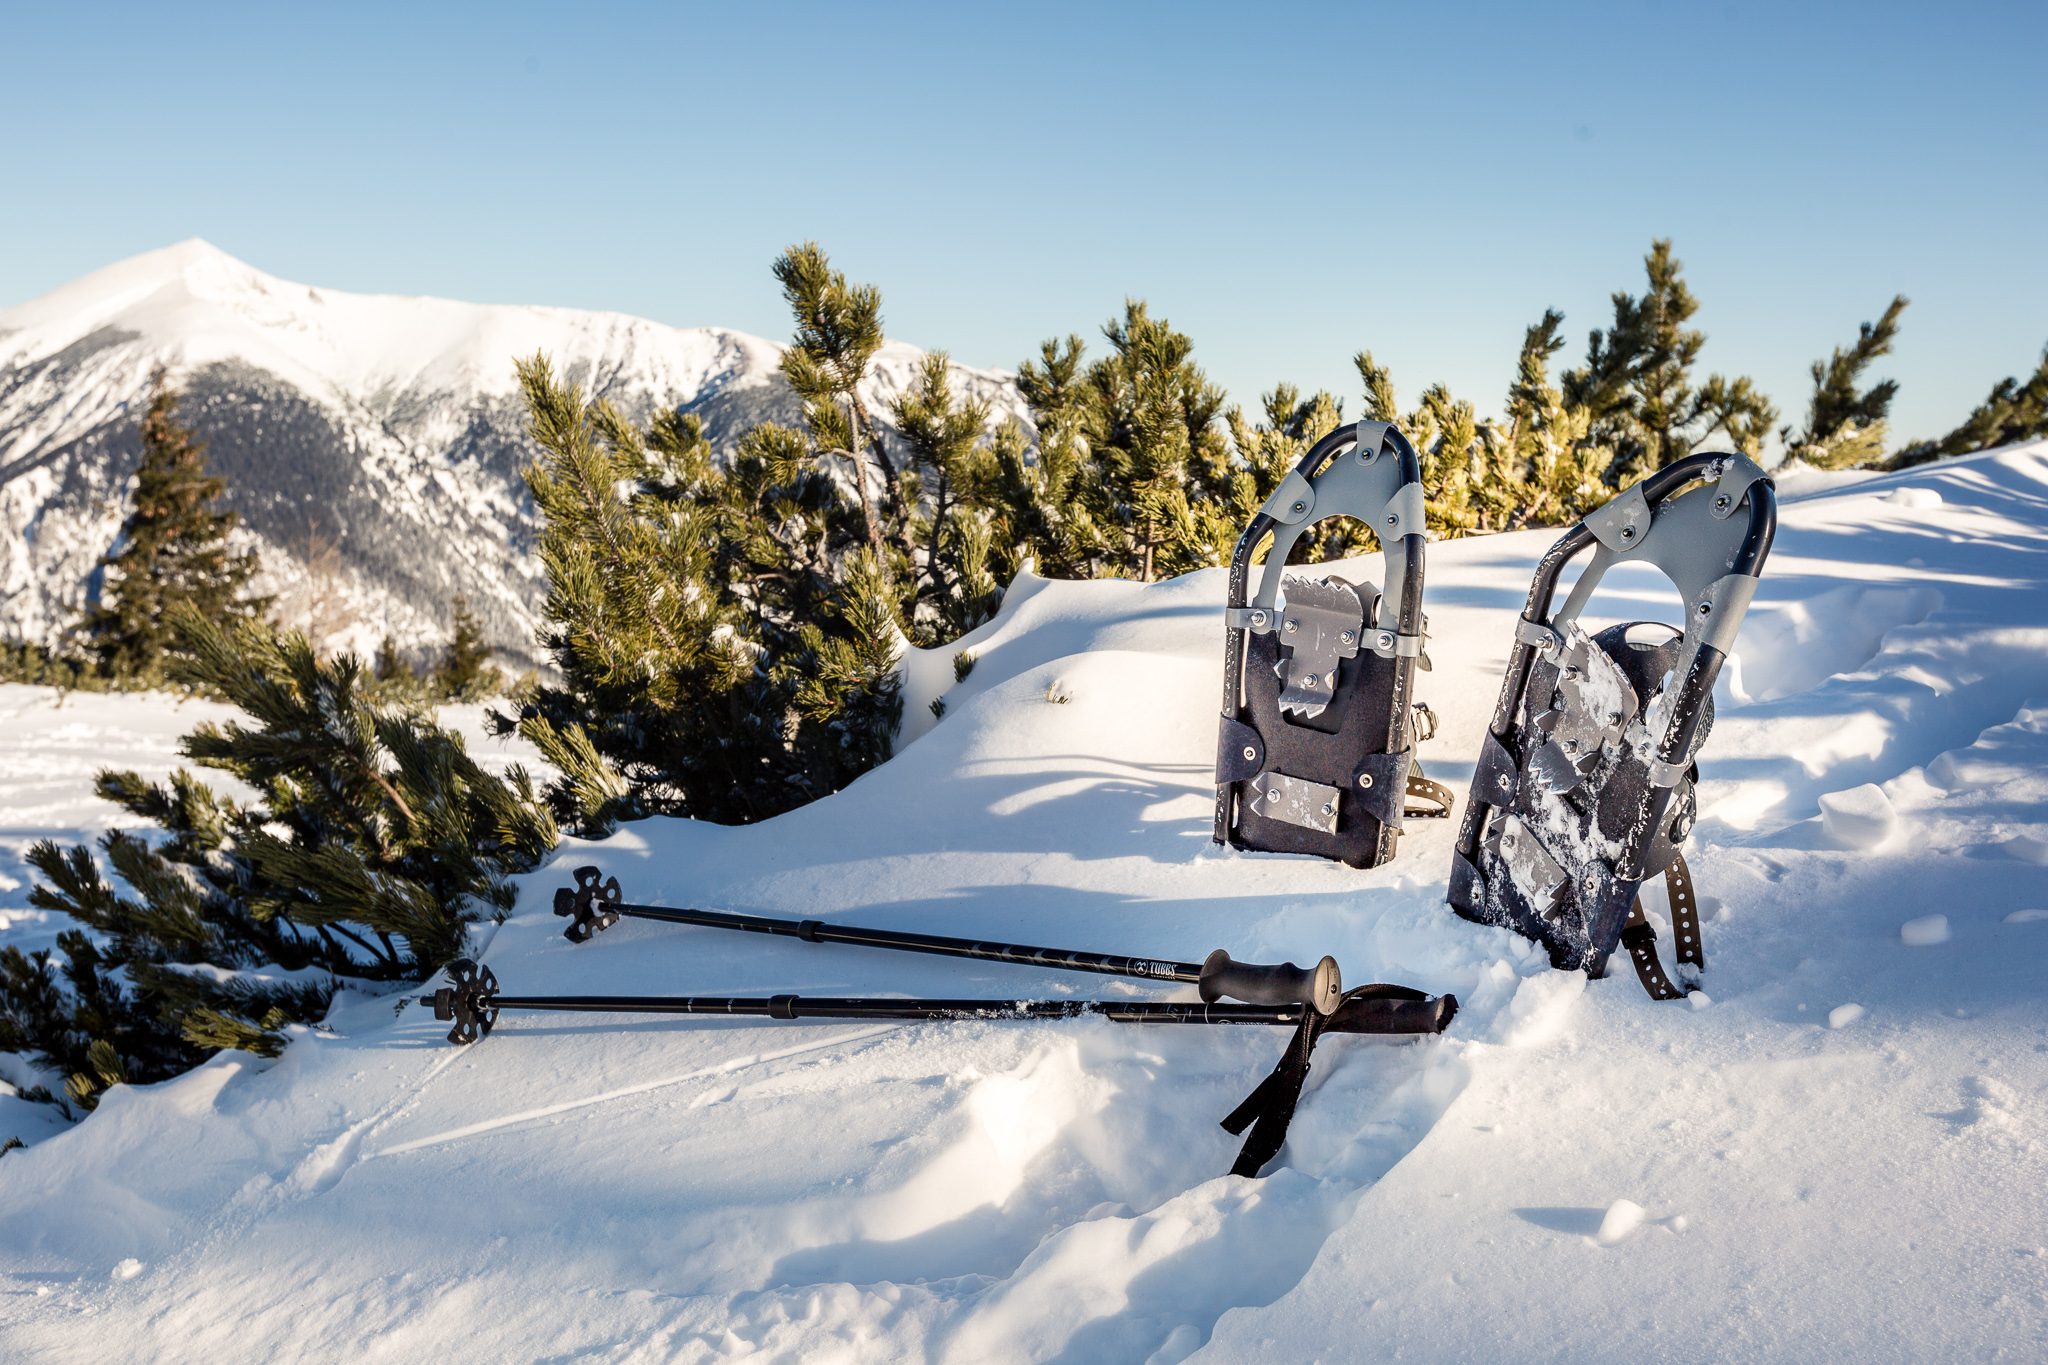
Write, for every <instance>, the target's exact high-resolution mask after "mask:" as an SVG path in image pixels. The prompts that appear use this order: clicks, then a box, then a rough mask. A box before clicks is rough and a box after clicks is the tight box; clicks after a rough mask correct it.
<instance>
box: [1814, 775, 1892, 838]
mask: <svg viewBox="0 0 2048 1365" xmlns="http://www.w3.org/2000/svg"><path fill="white" fill-rule="evenodd" d="M1820 822H1821V825H1822V827H1823V828H1825V829H1826V830H1827V832H1828V836H1829V837H1830V838H1832V839H1833V840H1834V841H1835V842H1836V843H1838V844H1840V845H1842V846H1843V847H1844V848H1876V847H1877V846H1878V845H1879V844H1881V843H1883V842H1884V841H1885V840H1886V839H1889V838H1890V837H1891V836H1892V832H1893V831H1894V830H1896V829H1897V828H1898V825H1899V816H1898V812H1897V811H1895V810H1893V809H1892V803H1891V798H1890V797H1888V796H1886V795H1885V794H1884V789H1883V788H1882V787H1879V786H1878V785H1876V784H1875V783H1872V782H1866V783H1864V784H1863V785H1862V786H1860V787H1851V788H1850V789H1849V790H1848V791H1841V792H1829V793H1828V794H1827V795H1825V796H1823V797H1821V799H1820Z"/></svg>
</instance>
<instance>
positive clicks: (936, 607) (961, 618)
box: [893, 351, 1002, 645]
mask: <svg viewBox="0 0 2048 1365" xmlns="http://www.w3.org/2000/svg"><path fill="white" fill-rule="evenodd" d="M988 411H989V410H988V404H986V403H983V402H979V401H971V402H970V401H958V400H956V399H955V398H954V396H953V387H952V365H951V363H950V362H949V361H948V360H947V358H946V353H945V352H944V351H933V352H930V353H929V354H927V355H926V356H925V357H924V359H923V360H922V361H920V362H919V364H918V368H917V374H916V376H915V377H914V378H913V379H912V381H911V384H910V387H909V388H908V389H907V390H905V391H904V393H903V396H902V397H901V398H899V399H897V400H896V404H895V408H894V414H893V415H894V416H895V419H896V429H897V431H898V432H899V433H900V434H901V435H902V437H903V441H904V444H905V445H906V446H907V447H908V455H909V458H908V460H907V462H906V468H905V472H904V473H903V475H902V478H901V488H902V492H903V499H902V500H903V502H904V503H905V504H907V505H908V506H909V507H910V508H911V509H912V512H911V517H910V539H911V543H912V546H913V552H914V553H915V554H916V556H917V562H916V565H915V567H914V568H913V570H912V574H911V578H912V583H913V588H912V591H911V593H910V598H909V601H908V603H907V604H906V605H907V607H908V613H907V614H908V616H909V618H910V624H911V633H912V635H913V636H914V637H915V638H916V639H917V640H918V642H919V643H920V644H925V645H935V644H939V643H942V642H944V641H947V640H951V639H955V638H957V637H959V636H960V635H963V634H965V633H966V632H968V631H970V630H972V629H974V627H976V626H978V625H980V624H981V623H982V622H983V621H986V620H987V619H988V618H989V617H991V616H993V615H994V614H995V609H996V605H997V603H998V602H1000V601H1001V598H1002V589H1001V587H1000V585H999V584H998V583H997V582H996V578H995V574H994V573H993V571H992V568H991V563H990V557H991V539H990V533H989V527H988V525H987V522H986V521H985V519H984V518H983V517H982V516H981V515H980V513H979V503H980V501H981V498H982V497H984V496H986V494H987V492H988V490H989V488H990V486H991V478H992V475H993V471H992V470H990V469H989V467H988V466H989V465H990V464H991V463H992V461H993V459H994V456H993V455H992V453H991V452H990V451H989V450H988V449H987V447H986V446H985V445H984V440H983V438H984V434H985V433H986V431H987V429H988Z"/></svg>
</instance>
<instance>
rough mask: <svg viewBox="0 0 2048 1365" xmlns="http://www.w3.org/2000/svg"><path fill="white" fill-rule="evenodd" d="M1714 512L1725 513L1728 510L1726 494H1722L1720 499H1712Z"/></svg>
mask: <svg viewBox="0 0 2048 1365" xmlns="http://www.w3.org/2000/svg"><path fill="white" fill-rule="evenodd" d="M1714 510H1715V511H1716V512H1725V511H1727V510H1728V495H1727V494H1726V493H1723V494H1722V495H1721V496H1720V497H1718V498H1715V499H1714Z"/></svg>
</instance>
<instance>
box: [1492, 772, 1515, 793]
mask: <svg viewBox="0 0 2048 1365" xmlns="http://www.w3.org/2000/svg"><path fill="white" fill-rule="evenodd" d="M1496 780H1497V781H1498V782H1499V783H1500V789H1501V790H1502V791H1506V790H1507V789H1508V788H1510V787H1512V786H1514V785H1515V779H1513V778H1512V777H1509V776H1508V775H1507V774H1506V773H1502V774H1501V775H1500V777H1499V778H1498V779H1496Z"/></svg>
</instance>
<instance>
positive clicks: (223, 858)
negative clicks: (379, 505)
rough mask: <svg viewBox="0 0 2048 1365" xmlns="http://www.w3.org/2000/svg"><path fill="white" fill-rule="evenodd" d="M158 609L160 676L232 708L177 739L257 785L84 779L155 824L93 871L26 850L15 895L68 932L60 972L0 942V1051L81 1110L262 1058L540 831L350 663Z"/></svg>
mask: <svg viewBox="0 0 2048 1365" xmlns="http://www.w3.org/2000/svg"><path fill="white" fill-rule="evenodd" d="M173 624H174V626H175V627H176V629H177V630H178V631H179V632H180V638H181V639H182V640H183V641H184V642H185V649H186V651H187V652H186V653H185V654H183V655H181V656H180V657H179V658H177V659H176V660H175V661H174V662H173V664H172V677H173V680H174V681H178V682H182V683H186V684H188V685H193V686H201V687H205V688H208V689H210V690H212V691H214V692H216V693H218V694H219V695H221V696H223V697H225V698H226V699H227V700H228V701H229V702H231V703H233V704H234V705H235V706H237V707H239V708H240V709H241V711H242V712H243V713H244V717H245V719H242V720H236V721H232V722H230V723H228V724H226V725H214V724H211V723H209V724H206V725H202V726H200V727H199V728H198V729H196V730H194V731H193V732H192V733H191V734H190V735H188V736H186V738H185V740H184V741H183V744H182V746H181V747H182V750H183V752H184V754H185V756H186V757H187V758H188V759H190V760H191V761H192V762H194V763H196V764H198V765H199V766H201V767H206V768H213V769H216V770H219V771H221V772H225V773H228V774H231V775H232V776H234V777H236V778H238V779H240V780H241V782H242V783H244V784H246V785H247V786H248V787H250V788H252V789H253V790H254V791H255V792H256V793H257V798H256V800H255V801H254V802H253V803H249V804H243V803H241V802H237V801H234V800H230V799H227V798H224V797H221V796H219V795H217V794H216V793H215V792H214V791H212V790H211V789H210V788H208V787H207V786H206V785H205V784H203V783H202V782H200V781H199V780H198V779H196V778H195V777H193V776H192V775H191V774H190V773H189V772H185V771H180V772H177V773H175V774H173V775H172V777H171V778H170V779H169V780H168V781H167V782H164V783H151V782H146V781H144V780H143V779H142V778H140V777H138V776H137V775H135V774H134V773H128V772H112V771H110V772H103V773H101V774H100V775H99V779H98V782H97V784H96V786H97V790H98V792H99V794H100V795H101V796H102V797H103V798H105V799H106V800H109V801H111V802H113V803H114V804H116V805H118V806H119V807H121V808H122V809H123V810H125V811H127V812H128V813H129V814H131V815H135V816H138V817H141V818H142V819H144V820H147V821H149V822H150V823H152V824H154V825H156V826H157V827H158V829H159V830H160V834H159V835H157V836H156V837H153V838H143V837H140V836H138V835H135V834H131V833H128V832H126V831H115V832H113V833H111V834H109V835H107V836H106V837H105V838H103V839H102V840H101V843H100V851H101V854H102V856H103V857H104V860H105V869H106V870H103V868H102V865H101V860H100V859H99V858H95V857H94V855H93V853H92V851H91V850H90V849H88V848H83V847H72V848H68V849H67V848H60V847H59V846H58V845H56V844H54V843H51V842H49V841H44V842H42V843H39V844H37V845H36V846H35V847H34V848H33V849H32V850H31V851H30V854H29V861H30V863H31V864H32V865H33V866H34V867H35V868H36V870H37V872H38V873H40V874H41V877H42V880H41V882H40V883H39V884H38V885H37V886H36V887H35V888H34V889H33V890H32V891H31V892H30V897H29V899H30V902H31V904H34V905H36V906H38V907H39V908H42V909H46V910H50V911H54V912H58V913H61V914H64V915H67V916H69V917H70V918H71V919H72V920H74V921H76V922H77V924H78V925H80V926H81V928H78V929H71V930H67V931H65V933H63V934H62V935H60V936H59V938H58V941H57V951H58V953H60V954H61V955H62V957H63V965H62V968H61V971H60V969H59V968H58V967H57V966H56V965H55V964H54V962H53V959H52V956H51V954H50V953H48V952H47V951H44V952H38V953H35V954H24V953H22V952H21V951H20V950H19V949H15V948H8V949H6V950H4V951H0V1051H19V1052H25V1053H29V1054H31V1055H32V1056H34V1057H35V1058H36V1059H38V1060H39V1061H40V1062H41V1064H43V1065H45V1066H47V1067H50V1068H52V1069H53V1070H55V1071H57V1072H58V1073H60V1074H61V1075H63V1076H65V1077H66V1078H67V1080H66V1088H67V1093H68V1095H69V1097H70V1099H71V1101H72V1102H73V1103H74V1104H76V1105H78V1106H79V1107H81V1108H90V1107H91V1106H92V1105H93V1104H94V1103H96V1102H97V1097H98V1094H99V1092H100V1091H102V1090H104V1089H105V1088H106V1086H108V1085H111V1084H118V1083H120V1082H122V1081H131V1082H146V1081H154V1080H160V1079H163V1078H164V1077H166V1076H170V1075H174V1074H176V1073H177V1072H178V1071H181V1070H183V1069H184V1068H186V1067H188V1066H191V1065H193V1064H194V1063H196V1062H198V1061H200V1060H202V1059H203V1058H204V1057H205V1055H206V1054H207V1053H208V1052H210V1051H213V1050H215V1049H217V1048H221V1047H236V1048H243V1049H246V1050H250V1051H255V1052H259V1053H263V1054H266V1055H268V1054H274V1053H275V1051H276V1050H277V1049H278V1048H279V1047H281V1046H282V1044H283V1037H282V1033H281V1030H282V1029H283V1028H284V1027H285V1026H286V1025H287V1024H290V1023H305V1022H309V1021H311V1020H314V1019H317V1018H318V1017H319V1015H320V1014H321V1013H322V1012H323V1011H324V1010H325V1008H326V1005H327V1001H328V999H329V997H330V996H331V995H332V993H333V991H334V989H335V988H336V985H337V984H338V983H340V982H345V981H349V980H367V981H393V980H412V979H416V978H418V977H419V976H422V975H424V974H426V973H427V972H429V971H432V970H433V969H435V968H437V967H438V966H440V965H441V964H442V963H444V962H446V961H448V960H449V959H450V958H452V957H454V956H456V955H457V954H458V953H459V952H460V951H461V950H462V948H463V945H464V940H465V937H466V933H467V925H468V923H469V922H470V921H471V920H473V919H474V918H476V917H477V916H478V915H479V914H482V913H487V912H491V911H494V910H495V911H502V910H503V909H505V908H508V907H509V906H510V904H511V890H510V887H509V885H508V884H507V882H506V880H505V879H506V877H507V876H508V875H510V874H513V873H517V872H522V871H525V870H526V869H528V868H530V867H532V866H533V865H534V863H535V862H536V861H537V860H538V859H539V858H540V857H541V855H542V854H544V853H546V852H547V851H548V850H549V849H550V848H552V847H553V845H554V842H555V830H554V825H553V823H552V822H551V821H550V820H549V819H548V816H547V814H546V812H545V810H543V809H542V808H541V807H540V806H539V805H538V804H537V802H536V800H535V798H534V796H533V793H532V790H531V784H530V783H529V781H528V779H527V777H526V775H525V774H524V773H523V772H521V771H519V770H518V769H516V768H515V769H513V770H512V771H511V772H510V773H508V774H507V776H506V777H505V778H504V779H500V778H497V777H494V776H492V775H491V774H490V773H489V772H487V771H486V770H484V769H483V768H481V767H479V766H478V765H477V763H476V762H475V761H474V760H473V759H471V758H470V757H469V755H468V754H467V753H466V752H465V750H464V748H463V744H462V741H461V739H460V738H459V737H457V736H455V735H452V734H450V733H448V732H446V731H444V730H441V729H440V728H439V727H437V726H435V725H434V724H433V723H432V722H431V721H429V720H427V719H425V718H424V717H423V716H421V715H418V714H415V713H414V712H411V711H409V710H405V709H386V708H381V707H379V706H377V705H376V704H374V703H373V702H371V701H370V700H369V699H368V698H367V697H366V696H365V694H364V688H363V684H364V682H365V679H364V677H363V669H362V664H361V662H360V661H359V660H357V659H356V658H355V657H354V656H352V655H347V654H344V655H341V656H339V657H337V658H334V659H321V658H320V657H318V656H317V655H316V654H315V652H314V650H313V648H312V646H311V645H310V644H309V643H308V642H307V641H306V639H305V637H304V636H303V635H299V634H296V633H293V634H288V635H278V634H275V633H274V632H272V631H271V630H270V629H269V628H268V627H266V626H263V625H260V624H255V623H248V622H244V623H241V624H239V625H235V626H232V627H231V626H228V625H224V624H222V623H220V622H217V621H213V620H210V619H207V618H205V617H203V616H200V615H199V614H198V613H197V612H196V611H194V610H193V609H191V608H189V607H188V608H181V609H179V613H178V619H177V620H176V621H175V622H174V623H173ZM109 870H110V871H111V873H112V874H113V877H118V879H119V880H118V882H117V881H115V880H114V879H113V877H110V876H109V875H108V871H109ZM122 888H126V889H125V890H124V889H122ZM87 931H90V932H89V933H88V932H87ZM265 969H275V970H265ZM285 974H291V975H292V976H294V977H295V978H296V979H292V980H283V981H280V979H279V978H280V976H283V975H285Z"/></svg>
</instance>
